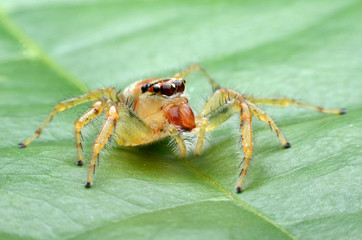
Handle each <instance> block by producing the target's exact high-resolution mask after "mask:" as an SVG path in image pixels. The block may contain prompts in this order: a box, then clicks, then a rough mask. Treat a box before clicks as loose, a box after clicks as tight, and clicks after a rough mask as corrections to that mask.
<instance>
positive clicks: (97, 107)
mask: <svg viewBox="0 0 362 240" xmlns="http://www.w3.org/2000/svg"><path fill="white" fill-rule="evenodd" d="M109 104H111V100H109V99H103V100H101V101H97V102H95V103H94V104H93V105H92V107H91V108H90V109H89V110H88V111H87V112H85V113H84V114H83V115H82V116H81V117H80V118H79V119H78V120H77V121H75V123H74V129H75V141H76V146H77V154H78V163H77V164H78V166H82V165H83V162H84V158H83V154H82V135H81V130H82V128H83V127H85V126H86V125H87V124H88V123H89V122H91V121H92V120H93V119H95V118H96V117H98V116H99V115H100V114H101V113H102V112H103V111H107V110H108V108H109Z"/></svg>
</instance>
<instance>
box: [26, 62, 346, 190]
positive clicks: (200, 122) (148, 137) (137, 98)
mask: <svg viewBox="0 0 362 240" xmlns="http://www.w3.org/2000/svg"><path fill="white" fill-rule="evenodd" d="M194 71H200V72H201V73H202V74H203V75H204V76H205V77H206V78H207V79H208V80H209V82H210V84H211V85H212V87H213V89H214V93H213V95H212V96H211V97H210V98H209V100H208V101H207V102H206V104H205V105H204V107H203V109H202V110H201V112H200V113H199V115H197V116H196V117H195V115H194V113H193V110H192V109H191V107H190V106H189V104H188V99H187V95H186V93H185V86H186V80H185V77H186V76H188V75H189V74H190V73H191V72H194ZM87 101H95V102H94V103H93V105H92V107H91V108H90V109H89V110H88V111H87V112H85V113H84V114H83V115H82V116H81V117H80V118H79V119H78V120H77V121H76V122H75V124H74V126H75V140H76V147H77V155H78V163H77V164H78V165H79V166H81V165H83V163H84V158H83V154H82V138H81V130H82V128H83V127H84V126H85V125H87V124H88V123H89V122H90V121H92V120H93V119H95V118H96V117H98V116H99V115H100V114H101V113H102V112H105V113H106V116H107V118H106V120H105V122H104V124H103V126H102V129H101V130H100V132H99V134H98V136H97V138H96V140H95V142H94V145H93V151H92V154H91V159H90V165H89V171H88V177H87V182H86V184H85V187H87V188H89V187H91V186H92V183H93V180H92V179H93V174H94V170H95V165H96V162H97V158H98V156H99V153H100V151H101V149H102V148H103V147H104V146H105V145H106V143H107V142H108V140H109V138H110V137H111V135H112V133H114V138H115V140H116V142H117V144H118V145H120V146H137V145H142V144H148V143H151V142H154V141H157V140H160V139H163V138H166V137H171V138H174V140H175V141H176V143H177V149H178V151H179V155H180V157H181V158H185V157H186V155H187V148H186V144H185V141H184V139H183V136H185V135H186V134H188V133H191V134H197V135H198V136H197V141H196V143H195V154H196V155H197V156H198V155H200V153H201V150H202V146H203V143H204V138H205V132H207V131H210V130H213V129H214V128H216V127H217V126H219V125H220V124H222V123H223V122H225V121H226V120H228V119H229V118H230V117H231V116H232V115H233V114H235V113H240V125H241V136H242V137H241V139H242V146H243V150H244V159H243V161H242V162H241V163H242V164H243V167H242V170H241V172H240V175H239V180H238V182H237V185H236V191H237V192H241V190H242V186H243V183H244V180H245V177H246V173H247V170H248V167H249V164H250V159H251V156H252V154H253V137H252V136H253V132H252V125H251V122H252V117H253V116H254V117H256V118H258V119H260V120H261V121H264V122H267V123H268V124H269V126H270V127H271V129H272V130H273V131H274V132H275V133H276V135H277V136H278V138H279V139H280V141H281V143H282V145H283V147H284V148H289V147H291V144H290V143H289V142H288V141H287V140H286V138H285V137H284V135H283V134H282V132H281V131H280V130H279V128H278V126H277V125H276V124H275V122H274V121H273V119H272V118H271V117H270V116H269V115H268V114H266V113H265V112H264V111H263V110H261V109H260V108H259V107H258V106H257V105H258V104H268V105H278V106H283V107H284V106H288V105H297V106H301V107H307V108H311V109H314V110H317V111H319V112H322V113H331V114H345V113H346V111H345V110H344V109H338V110H327V109H324V108H322V107H317V106H313V105H310V104H306V103H302V102H299V101H296V100H293V99H290V98H281V99H272V98H255V97H251V96H245V95H242V94H240V93H238V92H236V91H234V90H231V89H227V88H221V87H220V85H219V84H217V83H216V82H215V81H214V80H213V79H212V78H211V77H210V75H209V74H208V73H207V72H206V71H205V70H204V69H203V68H202V67H201V66H200V65H199V64H192V65H190V66H189V67H188V68H187V69H186V70H185V71H183V72H179V73H176V74H175V75H173V77H171V78H152V79H145V80H142V81H139V82H136V83H133V84H132V85H130V86H128V87H127V88H126V89H124V90H123V91H121V92H119V93H118V92H117V90H116V89H115V88H113V87H108V88H102V89H97V90H93V91H90V92H88V93H86V94H84V95H81V96H79V97H75V98H71V99H68V100H65V101H61V102H58V103H57V104H56V105H55V107H54V109H53V111H52V112H51V113H50V114H49V116H48V117H47V118H46V119H45V121H44V122H43V124H42V125H41V126H40V127H39V128H38V129H37V130H36V131H35V133H34V134H33V135H32V136H30V137H29V138H28V139H26V140H25V141H24V142H23V143H20V144H19V147H20V148H25V147H27V146H28V145H29V144H30V143H31V142H32V141H33V140H34V139H35V138H37V137H39V135H40V134H41V132H42V131H43V129H44V127H45V126H46V125H47V124H48V123H49V122H50V121H51V120H52V118H53V117H54V116H55V115H56V114H57V113H58V112H62V111H65V110H67V109H69V108H71V107H74V106H76V105H79V104H81V103H84V102H87Z"/></svg>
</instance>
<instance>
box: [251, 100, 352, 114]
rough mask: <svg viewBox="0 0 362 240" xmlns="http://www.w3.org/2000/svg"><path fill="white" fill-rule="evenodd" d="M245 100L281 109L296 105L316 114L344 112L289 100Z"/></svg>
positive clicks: (343, 112)
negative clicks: (312, 110)
mask: <svg viewBox="0 0 362 240" xmlns="http://www.w3.org/2000/svg"><path fill="white" fill-rule="evenodd" d="M244 98H245V99H247V100H249V101H250V102H252V103H255V104H265V105H276V106H281V107H286V106H288V105H296V106H300V107H306V108H311V109H314V110H316V111H318V112H322V113H331V114H345V113H346V110H344V109H324V108H322V107H318V106H314V105H311V104H308V103H303V102H299V101H296V100H294V99H291V98H255V97H251V96H244Z"/></svg>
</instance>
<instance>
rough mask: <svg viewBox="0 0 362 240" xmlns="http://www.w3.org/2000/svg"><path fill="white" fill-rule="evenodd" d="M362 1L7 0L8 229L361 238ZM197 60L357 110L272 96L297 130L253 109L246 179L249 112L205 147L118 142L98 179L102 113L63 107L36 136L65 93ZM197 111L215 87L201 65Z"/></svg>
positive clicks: (2, 45) (0, 119)
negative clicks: (79, 127) (90, 119)
mask: <svg viewBox="0 0 362 240" xmlns="http://www.w3.org/2000/svg"><path fill="white" fill-rule="evenodd" d="M361 22H362V2H361V1H359V0H346V1H337V0H328V1H327V0H318V1H315V0H313V1H311V0H305V1H287V0H276V1H259V0H256V1H236V0H235V1H115V0H102V1H100V0H99V1H96V0H79V1H75V0H53V1H47V0H16V1H14V0H2V1H1V2H0V140H1V141H0V239H100V238H103V239H284V238H285V239H358V238H359V237H360V236H361V235H362V230H361V219H362V214H361V209H362V207H361V199H362V190H361V189H362V188H361V182H362V177H361V176H362V165H361V163H362V158H361V155H362V148H361V145H362V137H361V130H362V123H361V121H362V81H361V80H362V79H361V78H362V48H361V43H362V25H361ZM195 62H198V63H200V64H201V65H202V66H204V67H205V68H206V69H207V70H208V71H209V73H210V74H211V75H212V76H213V77H214V78H215V79H216V80H217V81H218V82H219V83H220V84H221V85H222V86H224V87H228V88H231V89H234V90H237V91H239V92H241V93H243V94H248V95H253V96H257V97H291V98H294V99H298V100H302V101H305V102H308V103H311V104H316V105H321V106H325V107H328V108H341V107H344V108H346V109H347V111H348V114H347V115H344V116H335V115H326V114H320V113H317V112H314V111H311V110H307V109H300V108H296V107H288V108H285V109H282V108H278V107H270V106H268V107H263V109H264V110H265V111H266V112H268V113H269V114H270V115H271V116H272V117H273V118H274V119H275V120H276V122H277V123H278V124H279V126H280V128H281V130H282V131H283V133H284V134H285V135H286V137H287V138H288V139H289V141H290V142H291V143H292V148H291V149H288V150H284V149H282V148H281V146H280V142H279V141H278V139H277V138H276V137H275V134H274V133H272V132H271V131H270V130H269V127H268V126H267V125H265V124H264V123H260V122H259V121H257V120H256V121H254V122H253V126H254V146H255V148H254V150H255V151H254V155H253V158H252V163H251V167H250V170H249V172H248V176H247V178H246V183H245V185H244V192H243V193H242V194H236V193H235V192H234V184H235V182H236V180H237V176H238V173H239V171H240V169H238V168H237V167H238V164H239V163H240V161H241V159H242V158H243V152H242V149H241V146H240V144H239V139H240V132H239V122H238V117H235V118H232V119H230V120H229V121H228V122H227V123H225V124H224V125H222V126H221V127H220V128H218V129H216V130H215V131H213V132H212V133H210V134H209V137H208V139H209V140H208V144H207V146H206V148H205V150H204V152H203V154H202V155H201V156H200V157H195V156H194V155H193V154H192V153H190V154H189V156H188V157H187V158H186V159H185V160H180V159H178V158H177V157H175V156H174V154H173V153H172V152H171V150H170V148H169V147H168V146H167V141H164V142H161V143H156V144H152V145H149V146H144V147H139V148H122V147H117V146H116V145H115V144H114V143H113V144H112V146H113V147H108V148H107V149H105V150H104V151H102V153H101V158H100V166H99V167H98V168H97V173H96V176H95V185H94V187H93V188H92V189H85V188H84V186H83V184H84V183H85V179H86V175H87V170H88V169H87V164H88V161H89V160H88V159H89V157H90V152H91V147H92V143H93V141H94V139H95V136H96V134H97V131H98V130H99V126H100V124H101V120H102V119H100V120H99V121H98V122H97V123H95V124H93V125H91V126H88V127H87V128H86V129H85V130H84V137H85V144H84V153H85V157H86V159H87V160H86V164H85V166H84V167H82V168H80V167H77V166H76V161H77V159H76V149H75V140H74V133H73V132H74V130H73V122H74V121H75V120H76V119H77V117H78V116H79V115H80V114H81V113H82V112H84V111H85V110H86V109H87V106H89V105H87V104H85V106H80V107H78V108H76V109H72V110H69V111H68V112H64V113H62V114H59V115H58V116H57V117H56V118H55V119H54V121H52V123H51V124H50V125H49V126H48V127H47V128H46V129H45V131H44V133H43V134H42V136H41V137H40V138H39V139H37V140H36V141H34V142H33V143H32V145H30V147H28V148H26V149H18V148H17V144H18V143H19V142H21V141H23V140H24V139H25V138H26V137H28V136H29V135H30V134H32V133H33V131H34V130H36V128H37V127H38V126H39V124H40V123H41V121H43V120H44V119H45V117H46V115H47V114H48V113H49V112H50V111H51V109H52V107H53V106H54V104H55V103H56V102H57V101H60V100H63V99H66V98H69V97H73V96H77V95H79V94H82V93H84V92H87V91H88V90H90V89H95V88H100V87H105V86H114V87H117V88H118V89H120V90H121V89H124V88H125V87H126V86H127V85H129V84H131V83H132V82H134V81H137V80H140V79H143V78H149V77H168V76H171V75H172V74H173V73H175V72H178V71H180V70H182V69H184V68H185V67H187V66H188V65H189V64H191V63H195ZM187 83H188V86H187V91H188V94H189V97H190V104H191V106H193V107H194V109H195V112H198V111H199V110H200V109H201V108H202V106H203V104H204V103H205V99H207V98H208V97H209V96H210V95H211V93H212V90H211V87H209V86H208V84H207V81H206V80H205V79H204V78H203V77H202V75H201V74H199V73H194V74H192V75H190V77H188V78H187Z"/></svg>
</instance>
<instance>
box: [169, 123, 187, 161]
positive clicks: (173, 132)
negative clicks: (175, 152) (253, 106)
mask: <svg viewBox="0 0 362 240" xmlns="http://www.w3.org/2000/svg"><path fill="white" fill-rule="evenodd" d="M168 131H169V132H170V135H171V136H172V137H173V138H174V139H175V140H176V143H177V146H178V149H179V151H180V155H181V157H182V158H185V157H186V154H187V148H186V144H185V141H184V140H183V138H182V137H181V135H180V133H179V132H178V131H177V129H176V128H175V126H173V125H169V126H168Z"/></svg>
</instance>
